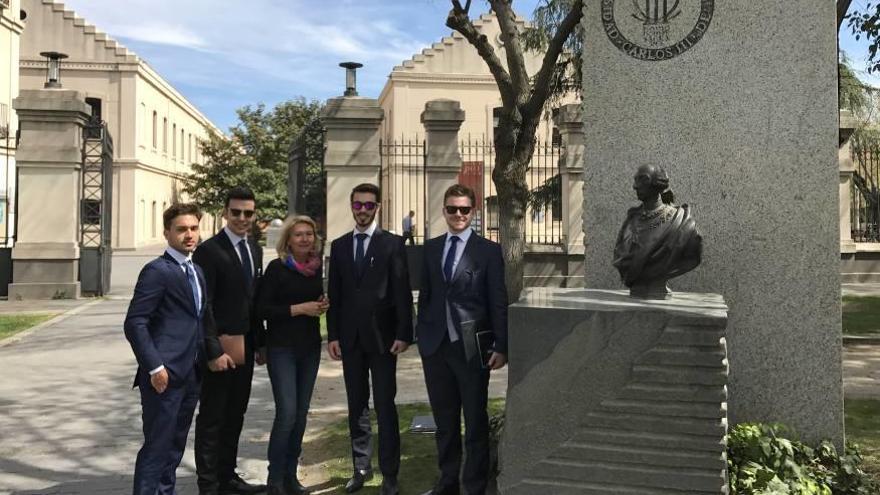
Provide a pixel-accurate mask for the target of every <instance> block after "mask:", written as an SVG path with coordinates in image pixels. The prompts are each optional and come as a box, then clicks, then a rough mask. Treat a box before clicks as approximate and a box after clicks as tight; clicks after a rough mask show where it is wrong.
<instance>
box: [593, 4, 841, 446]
mask: <svg viewBox="0 0 880 495" xmlns="http://www.w3.org/2000/svg"><path fill="white" fill-rule="evenodd" d="M637 7H638V6H634V4H633V2H630V1H628V0H603V1H601V2H587V3H586V4H585V9H584V19H583V33H584V34H583V35H584V40H583V41H584V45H585V46H589V47H590V49H589V50H586V51H585V52H584V59H583V100H584V105H583V108H584V123H585V129H584V132H585V136H586V141H585V146H586V152H585V158H584V183H585V187H584V198H585V204H584V231H585V245H586V248H585V249H586V252H585V283H586V286H587V287H590V288H602V289H617V288H622V287H623V286H622V284H621V282H620V279H619V275H618V274H617V272H616V271H615V269H614V268H613V267H612V266H611V260H612V251H613V248H614V244H615V239H616V236H617V232H618V229H619V228H620V225H621V224H622V222H623V220H624V217H625V214H626V210H627V208H628V207H631V206H634V205H636V204H637V201H636V198H635V195H634V193H633V191H632V189H631V184H632V176H633V173H634V172H635V170H636V168H637V167H638V166H639V165H642V164H650V163H656V164H660V165H662V166H663V167H664V168H665V169H666V171H667V172H668V173H669V176H670V177H671V181H672V182H671V185H672V189H673V191H674V192H675V194H676V197H677V201H678V202H681V203H688V204H690V205H691V207H692V212H693V214H694V216H695V218H696V221H697V225H698V226H699V228H700V230H701V232H702V234H703V238H704V247H705V251H704V254H703V264H702V265H701V266H699V267H698V268H697V269H696V270H695V271H693V272H691V273H689V274H687V275H685V276H683V277H681V278H677V279H673V280H671V281H670V283H669V286H670V288H671V289H672V290H673V291H674V292H680V291H689V292H720V293H721V294H722V295H723V296H724V299H725V301H727V303H728V305H729V306H730V320H729V328H728V349H729V356H730V362H731V371H730V398H729V404H730V418H731V421H732V422H733V423H738V422H743V421H764V422H771V421H777V422H782V423H786V424H788V425H789V426H791V427H793V428H794V429H795V430H796V431H797V432H799V433H800V434H801V436H802V438H803V439H804V440H806V441H809V442H816V441H818V440H820V439H831V440H833V441H834V442H835V444H836V445H837V446H842V443H843V389H842V378H841V331H840V324H841V322H840V218H839V211H840V209H839V205H838V203H839V197H838V196H839V191H838V189H839V183H840V174H839V168H838V158H837V149H838V148H837V144H838V108H837V32H836V24H835V10H834V5H833V3H832V2H826V1H824V0H796V1H793V2H788V3H786V5H785V8H784V9H783V8H758V7H756V5H754V4H752V3H748V2H714V1H712V0H703V1H701V2H696V1H693V2H682V3H681V5H680V6H679V7H680V10H681V13H680V15H677V16H675V17H674V18H669V19H664V20H663V23H662V25H653V24H651V25H649V24H648V23H645V22H641V21H639V20H638V19H637V17H639V16H640V15H642V13H640V12H637V11H636V10H638V9H637ZM634 9H635V10H634ZM793 13H796V14H797V15H796V17H792V15H793ZM795 18H796V22H793V19H795ZM806 47H809V55H810V56H808V57H805V56H804V53H805V52H804V50H805V48H806Z"/></svg>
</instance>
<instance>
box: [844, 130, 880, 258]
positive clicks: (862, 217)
mask: <svg viewBox="0 0 880 495" xmlns="http://www.w3.org/2000/svg"><path fill="white" fill-rule="evenodd" d="M873 141H874V140H868V139H864V138H862V137H860V136H853V138H852V155H853V156H852V158H853V164H854V165H855V173H853V180H852V186H851V194H850V197H851V198H852V201H851V202H850V203H851V205H850V208H851V210H850V228H851V231H852V238H853V240H854V241H855V242H880V189H878V186H880V184H878V180H880V145H878V143H876V142H873Z"/></svg>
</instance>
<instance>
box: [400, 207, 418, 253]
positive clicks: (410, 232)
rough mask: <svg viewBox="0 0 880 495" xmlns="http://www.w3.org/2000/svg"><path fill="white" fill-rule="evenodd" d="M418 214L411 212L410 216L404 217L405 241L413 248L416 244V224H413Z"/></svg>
mask: <svg viewBox="0 0 880 495" xmlns="http://www.w3.org/2000/svg"><path fill="white" fill-rule="evenodd" d="M415 216H416V212H414V211H412V210H409V214H408V215H406V216H405V217H403V240H404V241H405V242H408V243H409V244H410V245H411V246H412V245H414V244H415V243H416V239H415V237H414V236H415V231H416V224H414V223H413V221H414V220H415Z"/></svg>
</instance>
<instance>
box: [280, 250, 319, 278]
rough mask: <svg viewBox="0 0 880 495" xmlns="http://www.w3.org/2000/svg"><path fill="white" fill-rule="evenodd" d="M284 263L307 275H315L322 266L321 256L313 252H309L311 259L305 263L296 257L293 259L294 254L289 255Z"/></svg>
mask: <svg viewBox="0 0 880 495" xmlns="http://www.w3.org/2000/svg"><path fill="white" fill-rule="evenodd" d="M284 264H285V265H287V266H288V267H289V268H292V269H294V270H296V271H298V272H300V273H302V274H303V275H305V276H306V277H314V276H315V274H316V273H318V269H319V268H321V258H318V257H317V256H315V255H314V254H313V253H312V254H309V259H308V260H306V262H305V263H299V262H297V261H296V260H295V259H293V255H292V254H289V253H288V255H287V259H285V260H284Z"/></svg>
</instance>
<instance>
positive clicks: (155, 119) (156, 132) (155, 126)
mask: <svg viewBox="0 0 880 495" xmlns="http://www.w3.org/2000/svg"><path fill="white" fill-rule="evenodd" d="M158 118H159V117H158V116H157V115H156V111H155V110H153V150H154V151H155V150H156V146H157V145H158V142H159V129H158V126H159V124H158Z"/></svg>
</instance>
